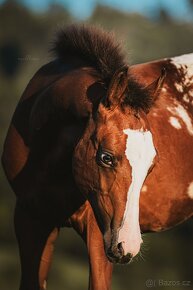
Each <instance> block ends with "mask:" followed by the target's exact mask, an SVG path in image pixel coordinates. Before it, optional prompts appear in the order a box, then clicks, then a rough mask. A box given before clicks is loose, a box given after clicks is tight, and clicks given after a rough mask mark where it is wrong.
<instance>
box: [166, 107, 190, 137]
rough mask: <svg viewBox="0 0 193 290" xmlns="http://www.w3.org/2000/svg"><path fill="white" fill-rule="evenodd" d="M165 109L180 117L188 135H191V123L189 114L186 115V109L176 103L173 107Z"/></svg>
mask: <svg viewBox="0 0 193 290" xmlns="http://www.w3.org/2000/svg"><path fill="white" fill-rule="evenodd" d="M167 110H168V111H170V112H171V113H172V114H173V115H174V116H176V117H178V118H180V119H181V120H182V121H183V122H184V124H185V125H186V128H187V130H188V132H189V134H190V135H193V124H192V121H191V119H190V116H189V115H188V113H187V111H186V110H185V109H184V107H183V106H182V105H180V104H178V105H176V106H175V107H167Z"/></svg>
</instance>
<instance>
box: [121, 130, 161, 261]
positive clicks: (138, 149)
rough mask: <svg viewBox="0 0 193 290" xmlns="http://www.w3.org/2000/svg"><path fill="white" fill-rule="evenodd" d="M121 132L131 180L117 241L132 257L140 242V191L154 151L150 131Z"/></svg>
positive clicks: (136, 252)
mask: <svg viewBox="0 0 193 290" xmlns="http://www.w3.org/2000/svg"><path fill="white" fill-rule="evenodd" d="M123 132H124V133H125V134H126V135H127V143H126V151H125V154H126V157H127V159H128V161H129V163H130V165H131V170H132V172H131V175H132V182H131V184H130V187H129V190H128V194H127V203H126V208H125V213H124V217H123V221H122V225H121V228H120V230H119V233H118V243H121V242H122V247H123V251H124V255H127V254H128V253H130V254H131V255H132V256H133V257H134V256H136V255H137V254H138V252H139V250H140V245H141V243H142V238H141V231H140V226H139V196H140V191H141V188H142V185H143V182H144V180H145V178H146V176H147V173H148V169H149V168H150V166H151V165H152V162H153V159H154V157H155V155H156V151H155V147H154V144H153V139H152V134H151V132H150V131H141V130H131V129H126V130H124V131H123Z"/></svg>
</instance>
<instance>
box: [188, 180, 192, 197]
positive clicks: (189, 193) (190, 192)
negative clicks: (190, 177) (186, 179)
mask: <svg viewBox="0 0 193 290" xmlns="http://www.w3.org/2000/svg"><path fill="white" fill-rule="evenodd" d="M187 194H188V196H189V197H190V198H192V199H193V181H192V182H191V183H190V184H189V186H188V190H187Z"/></svg>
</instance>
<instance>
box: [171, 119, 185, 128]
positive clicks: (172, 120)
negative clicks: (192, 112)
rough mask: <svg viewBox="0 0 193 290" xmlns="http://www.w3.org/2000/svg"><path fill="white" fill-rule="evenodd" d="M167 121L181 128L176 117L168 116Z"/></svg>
mask: <svg viewBox="0 0 193 290" xmlns="http://www.w3.org/2000/svg"><path fill="white" fill-rule="evenodd" d="M169 123H170V124H171V125H172V126H173V127H174V128H176V129H181V128H182V126H181V125H180V122H179V120H178V119H177V118H175V117H170V118H169Z"/></svg>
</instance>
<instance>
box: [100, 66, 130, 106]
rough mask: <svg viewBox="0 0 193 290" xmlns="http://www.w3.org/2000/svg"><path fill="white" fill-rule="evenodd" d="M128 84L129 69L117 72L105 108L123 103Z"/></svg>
mask: <svg viewBox="0 0 193 290" xmlns="http://www.w3.org/2000/svg"><path fill="white" fill-rule="evenodd" d="M127 84H128V67H127V66H124V67H122V68H121V69H119V70H117V71H116V72H115V74H114V76H113V78H112V80H111V82H110V85H109V88H108V90H107V96H106V98H105V106H107V107H114V106H117V105H118V104H120V103H121V102H122V98H123V96H124V92H125V90H126V88H127Z"/></svg>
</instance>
